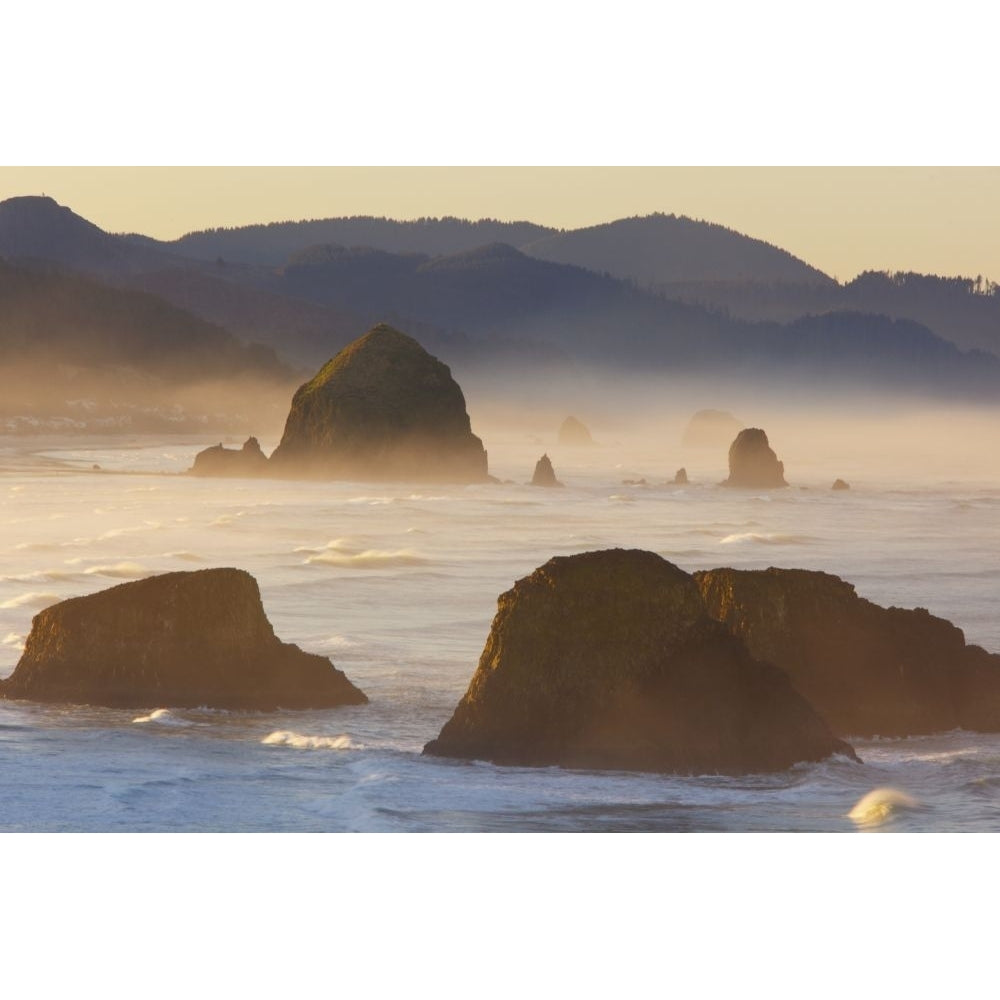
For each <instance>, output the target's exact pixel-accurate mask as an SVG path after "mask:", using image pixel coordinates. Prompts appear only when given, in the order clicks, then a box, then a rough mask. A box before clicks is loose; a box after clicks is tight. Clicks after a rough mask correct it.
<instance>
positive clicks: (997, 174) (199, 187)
mask: <svg viewBox="0 0 1000 1000" xmlns="http://www.w3.org/2000/svg"><path fill="white" fill-rule="evenodd" d="M43 192H44V193H45V194H48V195H50V196H51V197H53V198H55V199H56V200H57V201H58V202H60V203H61V204H64V205H68V206H69V207H70V208H72V209H73V210H74V211H75V212H77V213H78V214H80V215H82V216H84V217H85V218H87V219H90V220H91V221H92V222H94V223H96V224H97V225H99V226H101V227H102V228H104V229H107V230H109V231H111V232H141V233H145V234H147V235H150V236H156V237H159V238H162V239H172V238H175V237H177V236H180V235H182V234H183V233H185V232H189V231H191V230H195V229H205V228H210V227H214V226H235V225H243V224H247V223H252V222H271V221H279V220H285V219H302V218H324V217H330V216H338V215H379V216H380V215H385V216H390V217H393V218H399V219H412V218H418V217H420V216H440V215H456V216H461V217H467V218H482V217H492V218H499V219H530V220H532V221H535V222H540V223H544V224H546V225H550V226H557V227H561V228H576V227H579V226H587V225H593V224H596V223H600V222H608V221H611V220H613V219H616V218H621V217H623V216H628V215H645V214H648V213H650V212H668V213H669V212H674V213H676V214H678V215H689V216H692V217H694V218H699V219H707V220H709V221H711V222H718V223H722V224H724V225H727V226H730V227H731V228H733V229H736V230H739V231H740V232H743V233H746V234H748V235H750V236H754V237H757V238H759V239H763V240H767V241H768V242H770V243H774V244H777V245H778V246H781V247H783V248H785V249H786V250H788V251H790V252H791V253H794V254H795V255H796V256H799V257H801V258H803V259H804V260H806V261H808V262H809V263H810V264H813V265H815V266H817V267H819V268H820V269H822V270H824V271H826V272H827V273H829V274H832V275H835V276H837V277H838V278H840V279H849V278H851V277H853V276H854V275H855V274H857V273H858V272H860V271H863V270H866V269H869V268H871V269H879V270H883V269H885V270H913V271H922V272H931V273H937V274H966V275H970V276H974V275H977V274H983V275H984V276H986V277H990V278H993V279H994V280H1000V239H998V238H997V234H998V233H1000V168H998V167H941V168H929V167H0V197H2V198H8V197H11V196H13V195H20V194H41V193H43Z"/></svg>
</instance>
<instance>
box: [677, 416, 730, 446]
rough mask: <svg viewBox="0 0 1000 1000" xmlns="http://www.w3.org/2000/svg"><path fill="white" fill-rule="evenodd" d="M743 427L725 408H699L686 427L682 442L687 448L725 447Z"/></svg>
mask: <svg viewBox="0 0 1000 1000" xmlns="http://www.w3.org/2000/svg"><path fill="white" fill-rule="evenodd" d="M742 427H743V424H742V422H741V421H739V420H737V419H736V417H734V416H733V415H732V414H731V413H727V412H726V411H725V410H699V411H698V412H697V413H696V414H695V415H694V416H693V417H692V418H691V419H690V420H689V421H688V422H687V426H686V427H685V428H684V434H683V435H682V436H681V444H682V445H684V447H686V448H723V447H725V446H726V444H728V443H729V442H730V441H732V439H733V435H734V434H738V433H739V432H740V429H741V428H742Z"/></svg>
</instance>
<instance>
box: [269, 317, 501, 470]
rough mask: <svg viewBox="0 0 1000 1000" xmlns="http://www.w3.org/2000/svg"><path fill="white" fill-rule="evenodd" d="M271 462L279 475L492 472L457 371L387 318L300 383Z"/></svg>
mask: <svg viewBox="0 0 1000 1000" xmlns="http://www.w3.org/2000/svg"><path fill="white" fill-rule="evenodd" d="M271 466H272V472H273V473H274V474H276V475H288V476H297V475H307V476H316V477H323V478H332V479H362V480H378V479H410V480H427V481H437V482H461V483H474V482H485V481H487V479H488V476H487V467H486V452H485V450H484V449H483V443H482V441H480V439H479V438H478V437H476V436H475V434H473V433H472V430H471V426H470V423H469V415H468V413H467V412H466V409H465V397H464V396H463V395H462V390H461V389H460V388H459V386H458V383H457V382H456V381H455V380H454V379H453V378H452V377H451V371H450V369H449V368H448V366H447V365H445V364H443V363H442V362H440V361H438V359H437V358H435V357H433V356H432V355H430V354H428V353H427V351H425V350H424V349H423V347H421V346H420V344H418V343H417V341H415V340H414V339H413V338H412V337H408V336H406V334H403V333H400V332H399V331H398V330H394V329H393V328H392V327H390V326H386V325H385V324H380V325H379V326H376V327H374V328H373V329H372V330H370V331H369V332H368V333H366V334H365V335H364V336H363V337H361V338H359V339H358V340H356V341H354V342H353V343H352V344H349V345H348V346H347V347H345V348H344V349H343V350H342V351H341V352H340V353H339V354H338V355H337V356H336V357H335V358H333V359H331V360H330V361H328V362H327V363H326V364H325V365H324V366H323V367H322V368H321V369H320V371H319V372H318V373H317V374H316V376H315V377H314V378H312V379H311V380H310V381H308V382H306V383H305V385H303V386H300V387H299V389H298V391H297V392H296V393H295V396H294V398H293V399H292V406H291V410H290V412H289V414H288V419H287V421H286V423H285V432H284V434H283V436H282V438H281V443H280V444H279V445H278V447H277V449H275V452H274V454H273V455H272V456H271Z"/></svg>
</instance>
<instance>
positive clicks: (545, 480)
mask: <svg viewBox="0 0 1000 1000" xmlns="http://www.w3.org/2000/svg"><path fill="white" fill-rule="evenodd" d="M531 485H532V486H562V483H561V482H559V480H558V479H556V471H555V469H553V468H552V459H550V458H549V456H548V455H542V457H541V458H540V459H539V460H538V461H537V462H536V463H535V474H534V475H533V476H532V477H531Z"/></svg>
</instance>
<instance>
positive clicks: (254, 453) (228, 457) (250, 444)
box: [191, 437, 268, 476]
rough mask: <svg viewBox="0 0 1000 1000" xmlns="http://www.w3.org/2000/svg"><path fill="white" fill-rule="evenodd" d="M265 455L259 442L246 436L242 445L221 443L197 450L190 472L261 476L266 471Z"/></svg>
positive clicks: (197, 474)
mask: <svg viewBox="0 0 1000 1000" xmlns="http://www.w3.org/2000/svg"><path fill="white" fill-rule="evenodd" d="M267 469H268V465H267V456H266V455H265V454H264V452H263V451H262V450H261V447H260V442H259V441H258V440H257V439H256V438H255V437H251V438H247V439H246V441H244V442H243V447H242V448H240V449H239V450H238V451H237V450H236V449H235V448H224V447H223V446H222V445H221V444H217V445H213V446H212V447H211V448H205V449H204V451H199V452H198V454H197V455H195V457H194V466H193V467H192V469H191V472H192V473H193V474H194V475H196V476H261V475H264V474H265V473H266V472H267Z"/></svg>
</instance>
